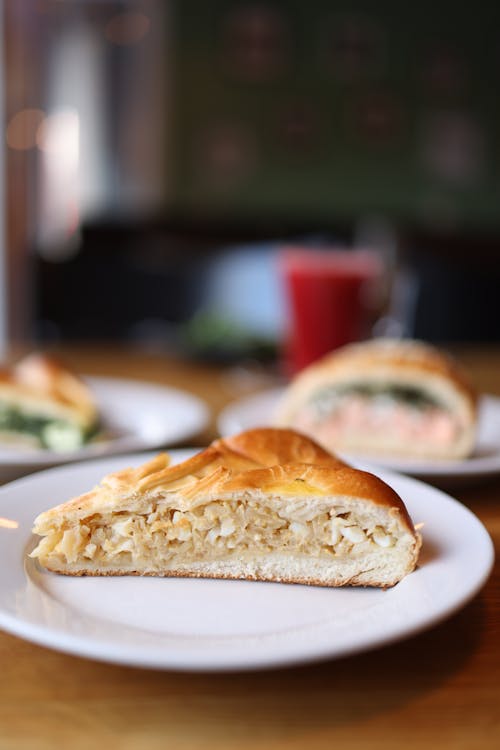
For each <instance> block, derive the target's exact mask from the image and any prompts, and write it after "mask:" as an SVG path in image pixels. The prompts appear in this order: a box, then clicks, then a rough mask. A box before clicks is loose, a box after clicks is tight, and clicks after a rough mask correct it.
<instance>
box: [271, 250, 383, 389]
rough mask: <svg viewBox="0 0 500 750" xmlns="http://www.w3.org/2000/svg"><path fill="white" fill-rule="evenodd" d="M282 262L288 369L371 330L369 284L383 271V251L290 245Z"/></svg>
mask: <svg viewBox="0 0 500 750" xmlns="http://www.w3.org/2000/svg"><path fill="white" fill-rule="evenodd" d="M280 264H281V270H282V275H283V278H284V281H285V291H286V294H287V297H288V306H289V319H290V329H289V334H288V341H287V347H286V348H287V351H286V366H287V369H288V370H289V373H290V374H293V373H295V372H298V371H299V370H301V369H302V368H304V367H306V366H307V365H309V364H310V363H311V362H314V360H316V359H318V358H319V357H322V356H323V355H324V354H327V353H328V352H329V351H331V350H332V349H336V348H338V347H340V346H344V344H348V343H350V342H352V341H359V340H360V339H363V338H366V337H367V336H368V335H369V327H370V323H373V306H372V305H371V304H370V297H372V298H373V295H370V288H371V289H373V288H374V285H375V283H376V282H377V281H379V280H380V279H381V276H382V263H381V259H380V257H379V255H377V254H376V253H374V252H370V251H339V250H329V251H322V250H321V251H320V250H307V249H294V248H290V249H285V250H283V252H282V253H281V256H280Z"/></svg>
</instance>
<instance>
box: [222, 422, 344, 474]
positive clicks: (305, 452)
mask: <svg viewBox="0 0 500 750" xmlns="http://www.w3.org/2000/svg"><path fill="white" fill-rule="evenodd" d="M212 445H213V447H214V448H217V449H218V450H221V451H222V452H223V453H224V454H225V455H226V456H227V457H229V456H236V455H237V456H241V457H242V458H243V459H246V460H248V461H251V462H255V463H257V464H260V465H262V466H277V465H280V464H288V463H303V464H316V465H318V466H321V465H326V466H332V467H336V468H340V467H342V466H346V464H345V463H344V462H343V461H341V460H340V458H338V457H337V456H334V455H333V454H332V453H329V452H328V451H326V450H325V449H324V448H322V447H321V446H320V445H318V443H316V442H315V441H314V440H312V439H311V438H309V437H306V435H303V434H302V433H300V432H297V431H296V430H287V429H279V428H268V429H265V430H264V429H260V428H256V429H254V430H247V431H246V432H242V433H240V434H239V435H233V436H231V437H227V438H224V439H221V440H216V441H215V442H214V443H213V444H212Z"/></svg>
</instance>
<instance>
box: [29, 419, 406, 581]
mask: <svg viewBox="0 0 500 750" xmlns="http://www.w3.org/2000/svg"><path fill="white" fill-rule="evenodd" d="M277 460H279V462H280V463H278V464H277V463H276V461H277ZM34 533H36V534H39V535H41V536H43V539H42V540H41V541H40V543H39V544H38V546H37V547H36V549H35V550H34V551H33V552H32V553H31V556H32V557H36V558H38V560H39V562H40V564H41V565H43V566H44V567H45V568H48V569H49V570H51V571H54V572H57V573H64V574H67V575H154V576H191V577H208V578H237V579H248V580H259V581H280V582H288V583H307V584H315V585H321V586H343V585H348V584H349V585H360V586H380V587H388V586H393V585H394V584H396V583H397V582H398V581H399V580H401V578H402V577H403V576H405V575H406V574H407V573H409V572H410V571H412V570H413V569H414V567H415V565H416V562H417V556H418V550H419V547H420V538H419V535H418V534H417V533H416V532H415V529H414V527H413V524H412V522H411V520H410V517H409V515H408V513H407V511H406V509H405V506H404V505H403V502H402V501H401V499H400V498H399V497H398V495H397V494H396V493H395V492H394V490H392V489H391V488H390V487H389V486H388V485H387V484H385V483H384V482H382V481H381V480H380V479H378V478H377V477H375V476H373V475H372V474H368V473H366V472H362V471H357V470H355V469H352V468H350V467H348V466H346V465H345V464H343V463H342V462H341V461H339V460H338V459H336V458H335V457H333V456H330V455H329V454H327V453H326V452H325V451H324V450H323V449H322V448H320V447H319V446H317V445H316V444H315V443H314V442H312V441H311V440H309V439H308V438H306V437H305V436H302V435H300V434H298V433H295V432H293V431H290V430H272V429H257V430H251V431H249V432H246V433H242V434H241V435H238V436H235V437H233V438H230V439H228V440H218V441H216V442H215V443H213V444H212V445H211V446H209V447H208V448H207V449H206V450H204V451H202V452H201V453H199V454H197V455H196V456H194V457H193V458H190V459H188V460H187V461H185V462H183V463H181V464H178V465H175V466H171V467H170V466H168V457H167V456H166V455H165V454H160V455H159V456H157V457H156V458H154V459H153V460H152V461H150V462H148V463H146V464H144V465H143V466H140V467H139V468H137V469H125V470H123V471H119V472H117V473H115V474H110V475H109V476H107V477H105V478H104V479H103V480H102V482H101V484H100V485H99V486H98V487H96V488H95V489H93V490H92V491H91V492H89V493H87V494H85V495H82V496H80V497H77V498H75V499H73V500H70V501H69V502H67V503H65V504H63V505H60V506H58V507H56V508H53V509H51V510H48V511H46V512H44V513H42V514H41V515H40V516H38V518H37V519H36V520H35V527H34Z"/></svg>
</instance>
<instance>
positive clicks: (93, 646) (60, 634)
mask: <svg viewBox="0 0 500 750" xmlns="http://www.w3.org/2000/svg"><path fill="white" fill-rule="evenodd" d="M194 452H196V449H178V450H174V451H172V452H171V454H172V455H173V457H174V459H175V458H176V454H177V456H178V457H179V458H180V459H181V460H182V458H184V457H186V456H187V455H190V454H192V453H194ZM180 454H182V456H180ZM119 458H120V461H121V462H122V463H125V462H130V463H132V464H133V463H135V462H137V461H141V462H142V461H145V460H147V459H148V455H147V454H137V453H132V454H128V455H125V456H120V457H119ZM112 460H113V457H109V456H108V457H101V458H99V459H96V460H95V461H93V462H85V464H75V465H74V466H67V465H63V466H58V467H55V468H52V469H46V470H44V471H41V472H37V473H36V474H35V475H31V476H28V477H22V478H20V479H17V480H15V481H14V482H11V483H9V484H8V485H5V486H4V487H2V488H0V510H1V506H2V503H3V500H4V496H5V495H6V494H7V495H8V493H9V492H10V491H11V490H12V489H13V488H14V489H16V491H17V490H18V489H22V488H23V486H24V485H27V486H29V485H31V484H33V483H36V482H39V480H40V477H41V476H43V478H44V479H47V481H50V480H52V478H53V477H54V476H55V477H57V476H58V475H61V474H62V473H71V472H72V471H74V470H75V469H76V470H77V471H78V469H81V470H83V469H84V468H86V469H88V468H89V466H90V464H93V465H94V466H92V468H95V469H99V468H100V467H99V464H109V462H110V461H112ZM105 470H108V469H105ZM382 475H383V476H382V478H383V479H384V480H385V481H389V482H390V481H391V480H392V478H393V477H395V479H396V481H403V484H409V485H410V486H412V487H414V486H420V488H421V489H423V491H424V492H426V493H429V492H430V493H431V494H432V495H434V496H435V497H437V498H438V499H440V500H441V501H444V503H445V504H446V503H451V504H452V505H453V507H454V508H455V510H457V509H458V511H459V512H460V513H462V514H465V515H466V516H468V520H469V521H472V523H473V524H475V530H476V532H477V533H478V534H479V535H480V538H481V540H482V543H483V547H482V556H483V557H484V563H483V567H482V569H481V572H480V573H478V574H477V576H476V579H475V581H474V584H473V585H471V586H469V588H468V589H467V590H466V591H465V592H462V594H461V595H460V596H458V597H456V598H455V600H454V602H453V604H452V605H450V606H448V607H445V608H444V609H441V610H439V609H438V610H437V611H434V612H433V613H432V614H431V616H429V615H427V616H425V613H424V614H422V616H421V617H420V619H417V621H415V622H414V623H412V624H411V625H410V627H405V628H401V627H400V626H398V625H397V623H396V625H395V626H394V625H393V628H392V630H391V629H390V628H389V630H388V631H386V632H382V633H378V634H377V635H376V637H372V638H371V639H368V641H367V640H366V638H365V639H361V641H359V642H357V643H354V644H352V645H351V646H350V647H348V648H345V647H344V648H343V649H342V650H340V651H336V650H335V648H334V647H333V648H332V649H327V650H325V649H324V648H322V649H320V650H319V651H314V649H313V650H312V651H310V650H307V649H306V650H305V651H304V650H302V651H301V652H300V653H298V654H294V655H290V653H286V651H285V653H282V652H280V653H278V655H276V656H274V657H270V656H269V654H264V658H263V659H259V658H258V657H255V654H254V655H253V656H252V657H251V658H250V659H248V657H247V658H243V657H241V656H240V658H238V659H236V660H234V661H228V662H224V663H222V664H221V663H214V662H213V661H211V660H210V659H208V660H207V661H205V662H203V661H201V662H200V661H196V659H195V660H194V661H193V660H191V661H190V660H189V659H188V660H186V657H185V653H184V652H182V651H181V655H180V657H179V658H177V659H173V658H172V655H171V654H170V655H169V657H168V659H166V660H163V661H162V660H161V659H159V658H158V653H155V652H154V650H153V651H151V650H148V649H144V648H143V647H141V648H137V647H136V648H135V649H134V650H133V651H132V650H131V649H130V648H129V650H128V651H127V646H124V645H122V646H121V647H120V645H119V643H118V644H111V645H110V643H109V642H106V641H99V640H97V641H96V640H92V638H91V639H90V640H89V637H88V635H87V636H77V635H75V634H72V633H68V632H66V631H65V630H64V629H61V628H57V627H56V628H54V627H51V626H49V625H45V624H37V623H31V622H29V621H28V620H26V618H23V617H20V616H14V615H13V614H11V613H9V612H8V611H6V610H5V607H4V605H3V603H2V602H1V601H0V627H2V628H3V629H4V630H6V631H7V632H9V633H11V634H13V635H16V636H18V637H21V638H24V639H26V640H28V641H30V642H33V643H36V644H38V645H42V646H45V647H49V648H52V649H55V650H57V651H61V652H63V653H67V654H71V655H74V656H80V657H81V656H84V657H86V658H91V659H96V660H98V661H103V662H107V663H113V664H122V665H127V666H132V667H142V668H148V669H157V670H174V671H182V672H215V671H217V672H231V671H239V670H248V671H251V670H261V669H272V668H277V667H285V666H294V665H299V664H305V663H312V662H317V661H322V660H325V659H335V658H341V657H344V656H349V655H352V654H355V653H361V652H367V651H370V650H372V649H375V648H379V647H381V646H383V645H388V644H392V643H396V642H398V641H401V640H404V639H406V638H409V637H412V636H414V635H416V634H418V633H420V632H423V631H425V630H427V629H429V628H431V627H434V626H435V625H437V624H439V623H440V622H442V621H444V620H446V619H448V618H450V617H452V616H453V615H454V614H455V613H456V612H457V611H459V610H460V609H462V608H463V607H464V606H466V605H467V604H468V603H469V602H470V601H471V600H472V599H473V598H474V597H475V596H476V595H477V594H478V592H479V591H480V589H481V588H482V587H483V586H484V584H485V583H486V581H487V579H488V577H489V575H490V573H491V570H492V567H493V564H494V545H493V542H492V539H491V537H490V535H489V533H488V531H487V529H486V528H485V526H484V524H483V523H482V522H481V521H480V520H479V519H478V518H477V516H475V514H474V513H473V512H472V511H471V510H470V509H469V508H468V507H467V506H465V505H463V503H461V502H460V501H458V500H457V499H455V498H453V497H451V496H450V495H448V494H447V493H445V492H442V491H441V490H439V489H436V488H435V487H432V486H430V485H427V484H426V483H424V482H422V481H420V480H418V479H415V478H413V477H408V476H405V475H398V474H397V473H396V472H391V471H386V470H384V471H382ZM413 515H414V513H413ZM29 541H30V537H28V538H24V541H22V542H20V544H21V546H22V560H21V561H20V562H19V564H20V566H21V567H22V575H23V577H24V579H25V580H30V576H29V573H28V572H27V570H26V560H25V549H26V546H27V544H28V543H29ZM0 557H1V551H0ZM18 572H19V571H18ZM224 583H227V582H224ZM77 616H78V617H84V618H85V617H89V616H88V615H81V614H80V613H77ZM95 619H96V618H95V617H94V620H95ZM394 628H395V632H394ZM332 645H333V646H334V644H332Z"/></svg>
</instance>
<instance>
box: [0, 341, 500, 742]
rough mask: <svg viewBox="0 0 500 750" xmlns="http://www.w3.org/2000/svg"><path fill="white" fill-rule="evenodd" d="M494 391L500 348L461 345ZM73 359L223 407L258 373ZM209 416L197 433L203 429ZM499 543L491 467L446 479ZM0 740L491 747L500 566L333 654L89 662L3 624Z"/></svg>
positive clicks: (154, 358) (498, 696) (163, 360)
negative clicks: (401, 628)
mask: <svg viewBox="0 0 500 750" xmlns="http://www.w3.org/2000/svg"><path fill="white" fill-rule="evenodd" d="M460 355H461V358H462V360H463V361H464V363H465V364H466V365H467V367H468V368H469V370H470V372H471V375H472V377H473V379H474V380H475V383H476V385H477V386H478V388H480V389H481V390H483V391H488V392H491V393H495V392H496V393H497V394H500V351H499V350H497V351H484V350H476V351H474V350H467V351H465V350H462V351H461V352H460ZM66 356H67V358H68V359H69V360H70V361H71V362H72V363H73V364H74V365H75V366H76V367H78V368H79V369H80V370H81V371H84V372H88V373H92V374H109V375H119V376H122V377H123V376H125V375H127V376H129V377H134V378H143V379H149V380H152V381H156V382H160V383H168V384H172V385H177V386H181V387H183V388H186V389H189V390H191V391H193V392H194V393H197V394H200V395H202V396H203V397H204V398H206V400H207V401H208V402H209V403H210V405H211V406H212V407H213V408H214V410H218V409H220V408H221V407H222V406H223V405H224V404H225V403H226V402H227V401H228V400H230V399H231V398H237V397H238V396H240V395H242V393H244V392H245V391H247V390H251V389H253V388H255V387H256V386H261V385H266V384H267V382H268V381H267V380H266V377H265V375H264V376H262V377H261V374H259V373H253V374H252V373H249V372H246V371H245V370H242V369H240V370H233V371H231V372H223V371H222V370H221V369H219V368H211V367H198V366H194V365H191V364H186V363H184V364H181V363H176V362H175V361H173V360H171V359H169V358H167V357H163V356H160V355H155V354H146V353H132V352H128V353H125V352H123V351H118V350H116V351H114V350H111V351H110V350H109V349H101V350H99V349H97V348H93V349H87V350H83V349H80V350H77V349H72V350H67V351H66ZM213 434H214V426H213V425H212V426H211V427H210V429H209V430H208V431H207V432H206V434H205V435H204V436H202V438H200V439H199V440H197V441H196V442H197V443H198V444H200V442H201V440H202V439H205V440H208V439H209V438H211V437H212V435H213ZM455 494H456V495H457V496H458V498H459V499H460V500H461V501H462V502H464V503H465V504H466V505H468V506H469V507H470V508H471V509H472V510H473V511H474V512H475V513H476V514H477V515H478V516H479V518H480V519H481V520H482V521H483V523H484V524H485V525H486V527H487V528H488V530H489V532H490V534H491V535H492V537H493V540H494V542H495V547H496V549H497V552H498V546H499V544H500V479H499V480H496V481H494V482H490V483H488V484H483V485H478V486H477V487H474V488H470V489H466V490H460V491H457V492H456V493H455ZM0 674H1V679H0V750H21V749H22V750H28V748H33V749H35V748H36V750H46V749H47V750H48V749H49V748H51V749H52V748H55V747H62V748H66V747H68V748H86V749H87V748H92V747H96V748H97V747H99V748H100V747H103V748H106V750H114V749H115V748H126V750H132V749H134V750H135V748H138V749H139V748H140V749H141V750H153V749H154V750H157V749H158V750H160V748H161V750H164V749H166V748H168V749H169V750H170V749H177V748H179V750H188V749H191V748H193V749H194V748H213V749H214V750H215V749H217V750H226V748H227V749H228V750H235V749H236V748H242V749H243V750H245V749H246V748H262V749H263V750H278V749H281V748H283V749H284V748H286V749H287V750H291V749H293V748H304V749H306V750H315V748H325V750H326V748H328V750H330V749H331V748H370V750H379V749H380V750H382V749H383V750H390V749H391V748H394V749H396V748H397V750H400V749H401V748H406V749H407V750H411V749H412V748H426V750H433V749H434V748H440V749H441V750H442V749H443V748H450V749H451V748H453V750H457V749H458V750H462V749H464V750H465V749H466V748H467V749H469V748H470V749H471V750H476V749H477V748H492V750H493V748H495V750H497V748H499V747H500V567H499V565H498V563H497V564H496V566H495V569H494V572H493V575H492V576H491V578H490V580H489V581H488V583H487V584H486V586H485V587H484V589H483V591H482V592H481V593H480V594H479V596H477V597H476V598H475V599H474V601H473V602H472V603H471V604H469V605H468V606H467V607H466V608H465V609H463V610H462V611H461V612H460V613H459V614H457V615H455V616H454V617H452V618H451V619H449V620H447V621H446V622H445V623H443V624H442V625H440V626H438V627H435V628H433V629H432V630H429V631H428V632H426V633H424V634H423V635H419V636H417V637H414V638H411V639H409V640H407V641H405V642H402V643H399V644H397V645H394V646H390V647H386V648H383V649H379V650H377V651H374V652H370V653H366V654H361V655H359V656H355V657H350V658H346V659H342V660H338V661H330V662H323V663H320V664H314V665H311V666H306V667H300V668H293V669H284V670H275V671H268V672H260V673H249V674H245V673H241V674H240V673H238V674H214V675H207V674H202V675H196V674H174V673H168V672H150V671H146V670H140V669H131V668H126V667H117V666H111V665H107V664H100V663H97V662H93V661H87V660H84V659H79V658H75V657H71V656H65V655H63V654H59V653H56V652H54V651H49V650H47V649H45V648H41V647H38V646H34V645H32V644H30V643H26V642H24V641H22V640H19V639H17V638H15V637H13V636H10V635H7V634H4V633H0Z"/></svg>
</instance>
